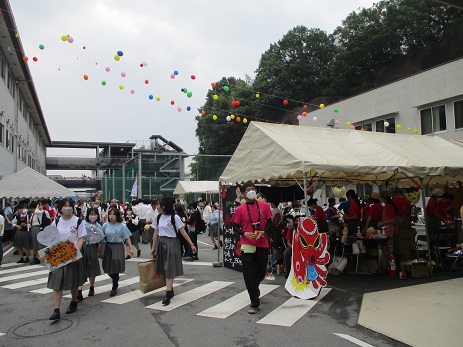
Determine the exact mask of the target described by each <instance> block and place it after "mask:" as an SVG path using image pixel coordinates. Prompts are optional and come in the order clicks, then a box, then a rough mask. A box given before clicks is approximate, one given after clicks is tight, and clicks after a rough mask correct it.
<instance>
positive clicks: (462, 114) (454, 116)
mask: <svg viewBox="0 0 463 347" xmlns="http://www.w3.org/2000/svg"><path fill="white" fill-rule="evenodd" d="M456 103H461V104H462V109H461V111H462V113H461V127H459V128H457V114H456V112H455V111H456V110H455V104H456ZM453 120H454V126H455V130H460V129H463V99H461V100H456V101H454V102H453Z"/></svg>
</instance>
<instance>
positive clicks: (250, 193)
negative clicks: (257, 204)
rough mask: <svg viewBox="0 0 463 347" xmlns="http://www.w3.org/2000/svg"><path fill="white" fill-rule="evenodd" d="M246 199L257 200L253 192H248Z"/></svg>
mask: <svg viewBox="0 0 463 347" xmlns="http://www.w3.org/2000/svg"><path fill="white" fill-rule="evenodd" d="M246 197H247V198H248V199H249V200H256V198H257V193H256V191H255V190H250V191H249V192H247V194H246Z"/></svg>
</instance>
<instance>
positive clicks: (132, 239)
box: [130, 230, 140, 246]
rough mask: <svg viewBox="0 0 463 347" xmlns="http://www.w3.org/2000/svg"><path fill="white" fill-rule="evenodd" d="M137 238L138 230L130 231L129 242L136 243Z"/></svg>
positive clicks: (138, 238)
mask: <svg viewBox="0 0 463 347" xmlns="http://www.w3.org/2000/svg"><path fill="white" fill-rule="evenodd" d="M138 240H140V232H139V231H138V230H135V231H132V235H131V236H130V242H132V245H133V246H135V245H138Z"/></svg>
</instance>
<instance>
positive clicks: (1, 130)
mask: <svg viewBox="0 0 463 347" xmlns="http://www.w3.org/2000/svg"><path fill="white" fill-rule="evenodd" d="M4 131H5V126H4V125H3V124H2V123H0V144H1V145H2V146H3V133H4Z"/></svg>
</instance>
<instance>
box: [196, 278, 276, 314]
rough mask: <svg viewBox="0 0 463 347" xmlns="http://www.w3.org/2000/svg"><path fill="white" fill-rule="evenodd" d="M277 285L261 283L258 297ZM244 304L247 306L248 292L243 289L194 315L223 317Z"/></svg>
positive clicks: (236, 310)
mask: <svg viewBox="0 0 463 347" xmlns="http://www.w3.org/2000/svg"><path fill="white" fill-rule="evenodd" d="M278 287H279V285H274V284H261V285H260V286H259V289H260V297H263V296H264V295H266V294H268V293H270V292H271V291H272V290H275V289H277V288H278ZM246 306H249V294H248V292H247V291H246V290H245V291H243V292H241V293H239V294H236V295H235V296H232V297H231V298H229V299H227V300H225V301H223V302H221V303H220V304H217V305H215V306H212V307H210V308H208V309H207V310H204V311H202V312H200V313H197V314H196V315H197V316H204V317H210V318H221V319H224V318H227V317H229V316H231V315H232V314H234V313H236V312H238V311H239V310H242V309H243V308H245V307H246Z"/></svg>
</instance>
